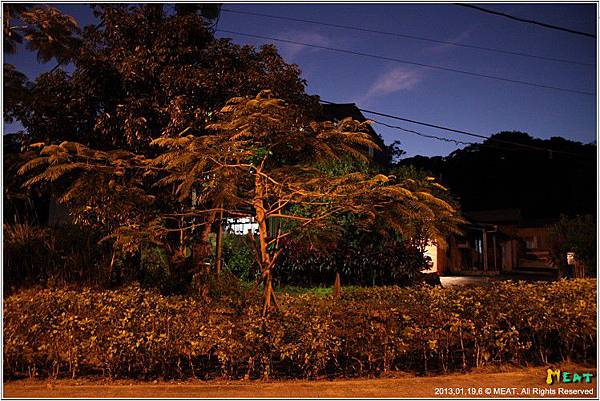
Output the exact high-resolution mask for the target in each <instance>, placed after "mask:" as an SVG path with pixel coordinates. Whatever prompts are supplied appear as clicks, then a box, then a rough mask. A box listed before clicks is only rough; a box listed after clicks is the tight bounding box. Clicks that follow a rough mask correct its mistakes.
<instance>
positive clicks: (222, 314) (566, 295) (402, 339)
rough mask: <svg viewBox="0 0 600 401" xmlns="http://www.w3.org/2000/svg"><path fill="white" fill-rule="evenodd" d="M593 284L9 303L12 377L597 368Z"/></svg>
mask: <svg viewBox="0 0 600 401" xmlns="http://www.w3.org/2000/svg"><path fill="white" fill-rule="evenodd" d="M595 285H596V284H595V281H592V280H571V281H559V282H554V283H537V284H525V283H495V284H493V285H490V286H486V287H466V288H439V287H437V288H435V287H426V286H423V287H418V288H399V287H380V288H368V289H358V290H354V291H347V292H345V293H343V295H342V296H341V298H338V299H333V298H331V297H318V296H315V295H296V296H290V295H285V294H282V295H280V296H279V298H278V301H279V303H280V310H279V311H278V312H275V313H273V314H271V315H270V316H269V319H268V320H265V319H262V318H261V317H260V315H261V311H262V308H261V305H260V300H259V299H251V300H250V301H249V302H248V303H246V304H245V305H241V304H237V306H236V304H234V303H233V302H221V303H207V301H204V300H201V299H198V298H192V297H180V296H170V297H167V296H162V295H160V294H159V293H157V292H154V291H151V290H145V289H142V288H139V287H135V286H134V287H127V288H123V289H120V290H113V291H94V290H82V291H72V290H37V291H36V290H27V291H23V292H20V293H18V294H15V295H13V296H11V297H9V298H7V299H6V300H5V302H4V369H5V375H7V376H8V377H18V376H23V375H31V376H46V375H52V376H66V375H69V376H73V377H74V376H83V375H105V376H109V377H113V378H116V377H131V378H139V379H150V378H157V377H163V378H169V377H171V378H173V377H179V378H185V377H198V378H211V377H229V378H241V377H249V378H257V377H263V376H266V375H270V376H271V377H304V378H312V377H319V376H323V375H328V376H366V375H379V374H381V373H385V372H388V371H393V370H403V371H416V372H430V371H452V370H467V369H469V368H471V367H476V366H482V365H486V364H495V363H514V364H520V365H525V364H542V363H548V362H553V361H560V360H563V359H567V358H568V359H570V360H573V361H580V362H584V361H592V360H595V357H596V356H595V349H596V286H595Z"/></svg>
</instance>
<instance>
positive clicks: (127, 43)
mask: <svg viewBox="0 0 600 401" xmlns="http://www.w3.org/2000/svg"><path fill="white" fill-rule="evenodd" d="M93 7H94V13H95V16H96V18H97V19H98V23H97V24H95V25H91V26H87V27H84V28H83V29H79V28H78V27H77V26H76V24H75V23H74V21H73V19H72V18H70V17H68V16H65V15H62V14H61V15H59V14H60V13H59V12H58V11H57V10H55V9H50V8H48V7H39V9H38V8H35V7H34V8H31V7H20V8H19V7H17V8H11V9H10V15H11V16H12V17H11V18H8V20H10V21H9V22H7V20H5V26H4V28H5V31H6V32H9V33H10V35H12V36H10V40H11V41H12V42H11V43H12V44H16V42H19V41H21V40H25V41H27V43H28V46H29V47H30V48H31V49H33V50H37V51H38V54H39V59H40V60H41V61H44V60H47V59H48V57H49V56H50V55H53V56H54V57H55V58H56V59H57V60H58V61H59V62H60V63H62V66H64V65H65V64H67V63H69V65H70V67H72V72H71V73H67V72H66V71H65V70H64V69H63V68H55V69H53V70H52V71H50V72H48V73H45V74H42V75H41V76H39V77H38V78H37V79H36V80H35V82H34V83H28V82H27V79H26V77H25V76H24V75H22V74H20V73H19V72H18V71H17V70H16V69H15V68H14V67H11V66H5V68H4V71H5V104H6V105H7V106H9V107H8V113H5V118H7V119H12V120H16V121H18V122H20V123H21V124H22V125H23V126H24V127H25V130H26V132H27V135H26V137H25V139H26V140H27V141H28V142H29V143H36V142H43V143H45V144H47V145H57V146H58V145H60V144H61V143H63V142H64V141H66V142H77V143H79V144H80V145H82V146H85V147H88V148H89V149H91V150H98V151H112V150H115V149H121V150H125V151H128V152H133V153H136V154H138V155H145V156H147V157H152V156H155V155H156V148H153V147H151V146H150V143H151V141H152V140H153V139H156V138H160V137H175V136H178V135H179V133H180V132H182V131H185V133H187V134H193V135H196V136H201V135H203V134H204V133H205V132H206V129H205V126H206V124H207V123H209V122H211V121H212V119H213V118H214V115H215V112H216V111H218V110H219V109H220V108H221V107H222V106H223V105H224V103H225V101H226V100H227V99H229V98H230V97H232V96H237V95H250V94H256V93H257V92H258V91H259V90H261V89H263V88H268V89H271V90H272V91H273V92H274V93H276V94H277V95H278V96H280V97H282V98H285V99H286V100H288V101H290V102H292V103H295V104H302V105H304V106H306V107H308V108H311V109H314V110H315V111H316V109H317V108H318V103H317V98H316V97H311V96H308V95H306V94H305V92H304V86H305V82H304V81H303V80H302V79H301V78H300V71H299V69H298V67H297V66H295V65H290V64H287V63H285V61H284V60H283V58H282V57H281V56H280V55H279V54H278V53H277V51H276V49H275V48H274V47H273V46H264V47H262V48H261V49H259V50H257V49H255V48H253V47H251V46H238V45H235V44H233V43H232V42H231V41H230V40H228V39H217V38H215V37H214V35H213V33H212V31H211V26H212V22H213V21H214V18H215V17H216V16H217V15H218V14H216V13H215V11H216V10H215V9H214V7H212V8H211V7H207V6H197V5H194V6H185V5H177V6H176V7H174V8H172V7H170V6H167V5H160V4H145V5H116V4H110V5H108V4H107V5H98V6H93ZM30 14H31V16H30ZM43 15H46V17H43ZM22 19H26V20H27V21H28V24H27V26H25V25H23V26H21V25H20V21H21V20H22ZM60 24H62V25H61V27H58V25H60ZM55 32H56V33H57V34H55ZM43 34H46V39H44V37H43ZM58 34H60V35H58ZM19 35H20V36H19ZM5 38H7V36H6V35H5ZM50 42H52V43H55V45H54V46H49V47H48V46H46V47H45V44H48V43H50ZM58 43H60V46H58ZM15 49H16V46H15ZM59 50H60V51H59ZM52 52H54V53H52ZM91 173H92V172H90V171H88V172H86V174H91ZM13 192H17V191H13ZM83 194H85V192H82V193H81V194H80V195H83ZM87 194H88V195H89V196H90V197H92V198H94V199H92V198H90V199H89V200H88V203H102V201H101V197H102V195H101V191H100V192H98V193H94V192H93V191H90V192H87ZM189 202H190V200H189V199H181V200H180V201H173V202H166V201H165V202H157V203H156V204H155V205H154V207H157V208H160V210H161V211H162V212H163V213H167V212H170V213H177V212H179V211H180V210H181V209H182V208H185V207H186V205H187V204H188V203H189ZM105 205H106V206H108V205H110V203H109V204H105ZM73 212H74V213H75V214H77V213H78V211H77V210H76V209H74V210H73ZM115 214H116V213H115ZM206 217H207V221H206V222H205V225H204V226H203V227H204V230H203V231H202V235H201V238H200V239H199V240H200V241H201V242H204V243H207V241H208V234H209V232H210V223H211V221H212V220H213V219H214V215H209V216H206ZM171 223H173V222H170V224H171ZM180 223H181V224H184V223H185V222H179V223H177V224H180ZM171 228H172V227H171ZM108 232H110V231H107V233H108ZM185 241H187V239H186V238H183V239H180V242H185Z"/></svg>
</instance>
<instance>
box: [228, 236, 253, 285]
mask: <svg viewBox="0 0 600 401" xmlns="http://www.w3.org/2000/svg"><path fill="white" fill-rule="evenodd" d="M248 241H250V240H249V238H248V237H246V236H242V235H235V234H224V235H223V261H224V262H225V269H226V270H227V271H229V272H231V273H232V274H234V275H235V276H237V277H238V278H239V279H240V280H242V281H253V280H255V279H256V277H257V275H258V274H259V273H260V272H259V268H258V263H256V255H255V253H254V250H253V249H252V247H251V244H250V243H249V242H248Z"/></svg>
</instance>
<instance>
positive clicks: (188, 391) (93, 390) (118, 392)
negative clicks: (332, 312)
mask: <svg viewBox="0 0 600 401" xmlns="http://www.w3.org/2000/svg"><path fill="white" fill-rule="evenodd" d="M563 369H565V368H563ZM571 369H580V370H581V371H582V372H593V373H594V376H595V374H596V370H595V369H589V368H588V369H584V368H577V367H576V368H571ZM565 370H566V369H565ZM545 379H546V370H545V369H544V368H529V369H520V370H518V371H511V372H508V373H470V374H462V375H461V374H452V375H446V376H430V377H414V376H407V377H400V378H392V379H356V380H334V381H328V380H322V381H304V380H303V381H274V382H270V383H263V382H255V381H250V382H242V381H236V382H223V381H214V382H199V381H196V382H184V383H180V384H175V383H173V384H160V383H159V384H139V383H136V384H94V382H85V383H82V384H80V385H77V382H76V381H75V380H61V381H56V382H47V381H41V382H40V381H30V380H23V381H17V382H10V383H8V384H5V385H4V397H19V398H23V397H25V398H40V397H48V398H54V397H57V398H65V397H95V398H96V397H98V398H103V397H113V398H117V397H136V398H142V397H143V398H172V397H181V398H191V397H207V398H239V397H273V398H277V397H285V398H290V397H302V398H312V397H320V398H333V397H343V398H358V397H360V398H365V397H374V398H385V397H395V398H403V397H432V398H451V397H465V398H468V397H486V396H487V392H490V393H491V394H489V396H490V397H494V396H495V397H502V398H507V397H519V398H522V397H536V398H540V397H543V396H545V397H551V398H556V397H571V398H572V397H577V398H582V397H597V396H596V394H597V388H596V378H595V377H594V379H593V380H592V383H589V384H586V383H577V384H572V383H570V384H553V385H547V384H546V383H545ZM513 388H514V390H513ZM523 389H529V390H523ZM561 389H563V390H561ZM527 391H529V393H527ZM565 391H566V392H570V393H568V394H566V393H565ZM573 391H575V393H573ZM477 392H482V394H481V395H478V394H477ZM542 392H546V393H545V394H544V393H542ZM581 392H583V393H581Z"/></svg>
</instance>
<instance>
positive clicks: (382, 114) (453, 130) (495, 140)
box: [321, 99, 581, 157]
mask: <svg viewBox="0 0 600 401" xmlns="http://www.w3.org/2000/svg"><path fill="white" fill-rule="evenodd" d="M321 102H322V103H326V104H336V103H335V102H330V101H328V100H323V99H321ZM357 108H358V110H360V111H362V112H363V113H369V114H373V115H377V116H381V117H386V118H391V119H394V120H399V121H405V122H409V123H411V124H417V125H422V126H425V127H430V128H436V129H440V130H443V131H449V132H454V133H458V134H463V135H467V136H471V137H475V138H480V139H484V140H489V141H493V142H497V143H503V144H506V145H513V146H518V147H522V148H528V149H532V150H539V151H544V152H552V153H557V154H565V155H570V156H577V157H581V155H580V154H578V153H572V152H566V151H563V150H554V149H550V148H544V147H540V146H535V145H527V144H524V143H519V142H513V141H507V140H504V139H499V138H494V137H490V136H486V135H481V134H477V133H474V132H469V131H465V130H459V129H455V128H449V127H444V126H442V125H437V124H430V123H426V122H423V121H417V120H412V119H409V118H404V117H400V116H395V115H392V114H387V113H381V112H378V111H374V110H367V109H362V108H360V107H357ZM390 128H400V129H402V130H405V129H403V128H401V127H390ZM423 135H425V134H423ZM435 139H440V138H439V137H437V138H435ZM445 139H447V138H445ZM465 144H470V145H474V144H476V143H473V142H468V143H465ZM477 144H479V143H477ZM479 145H481V144H479Z"/></svg>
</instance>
